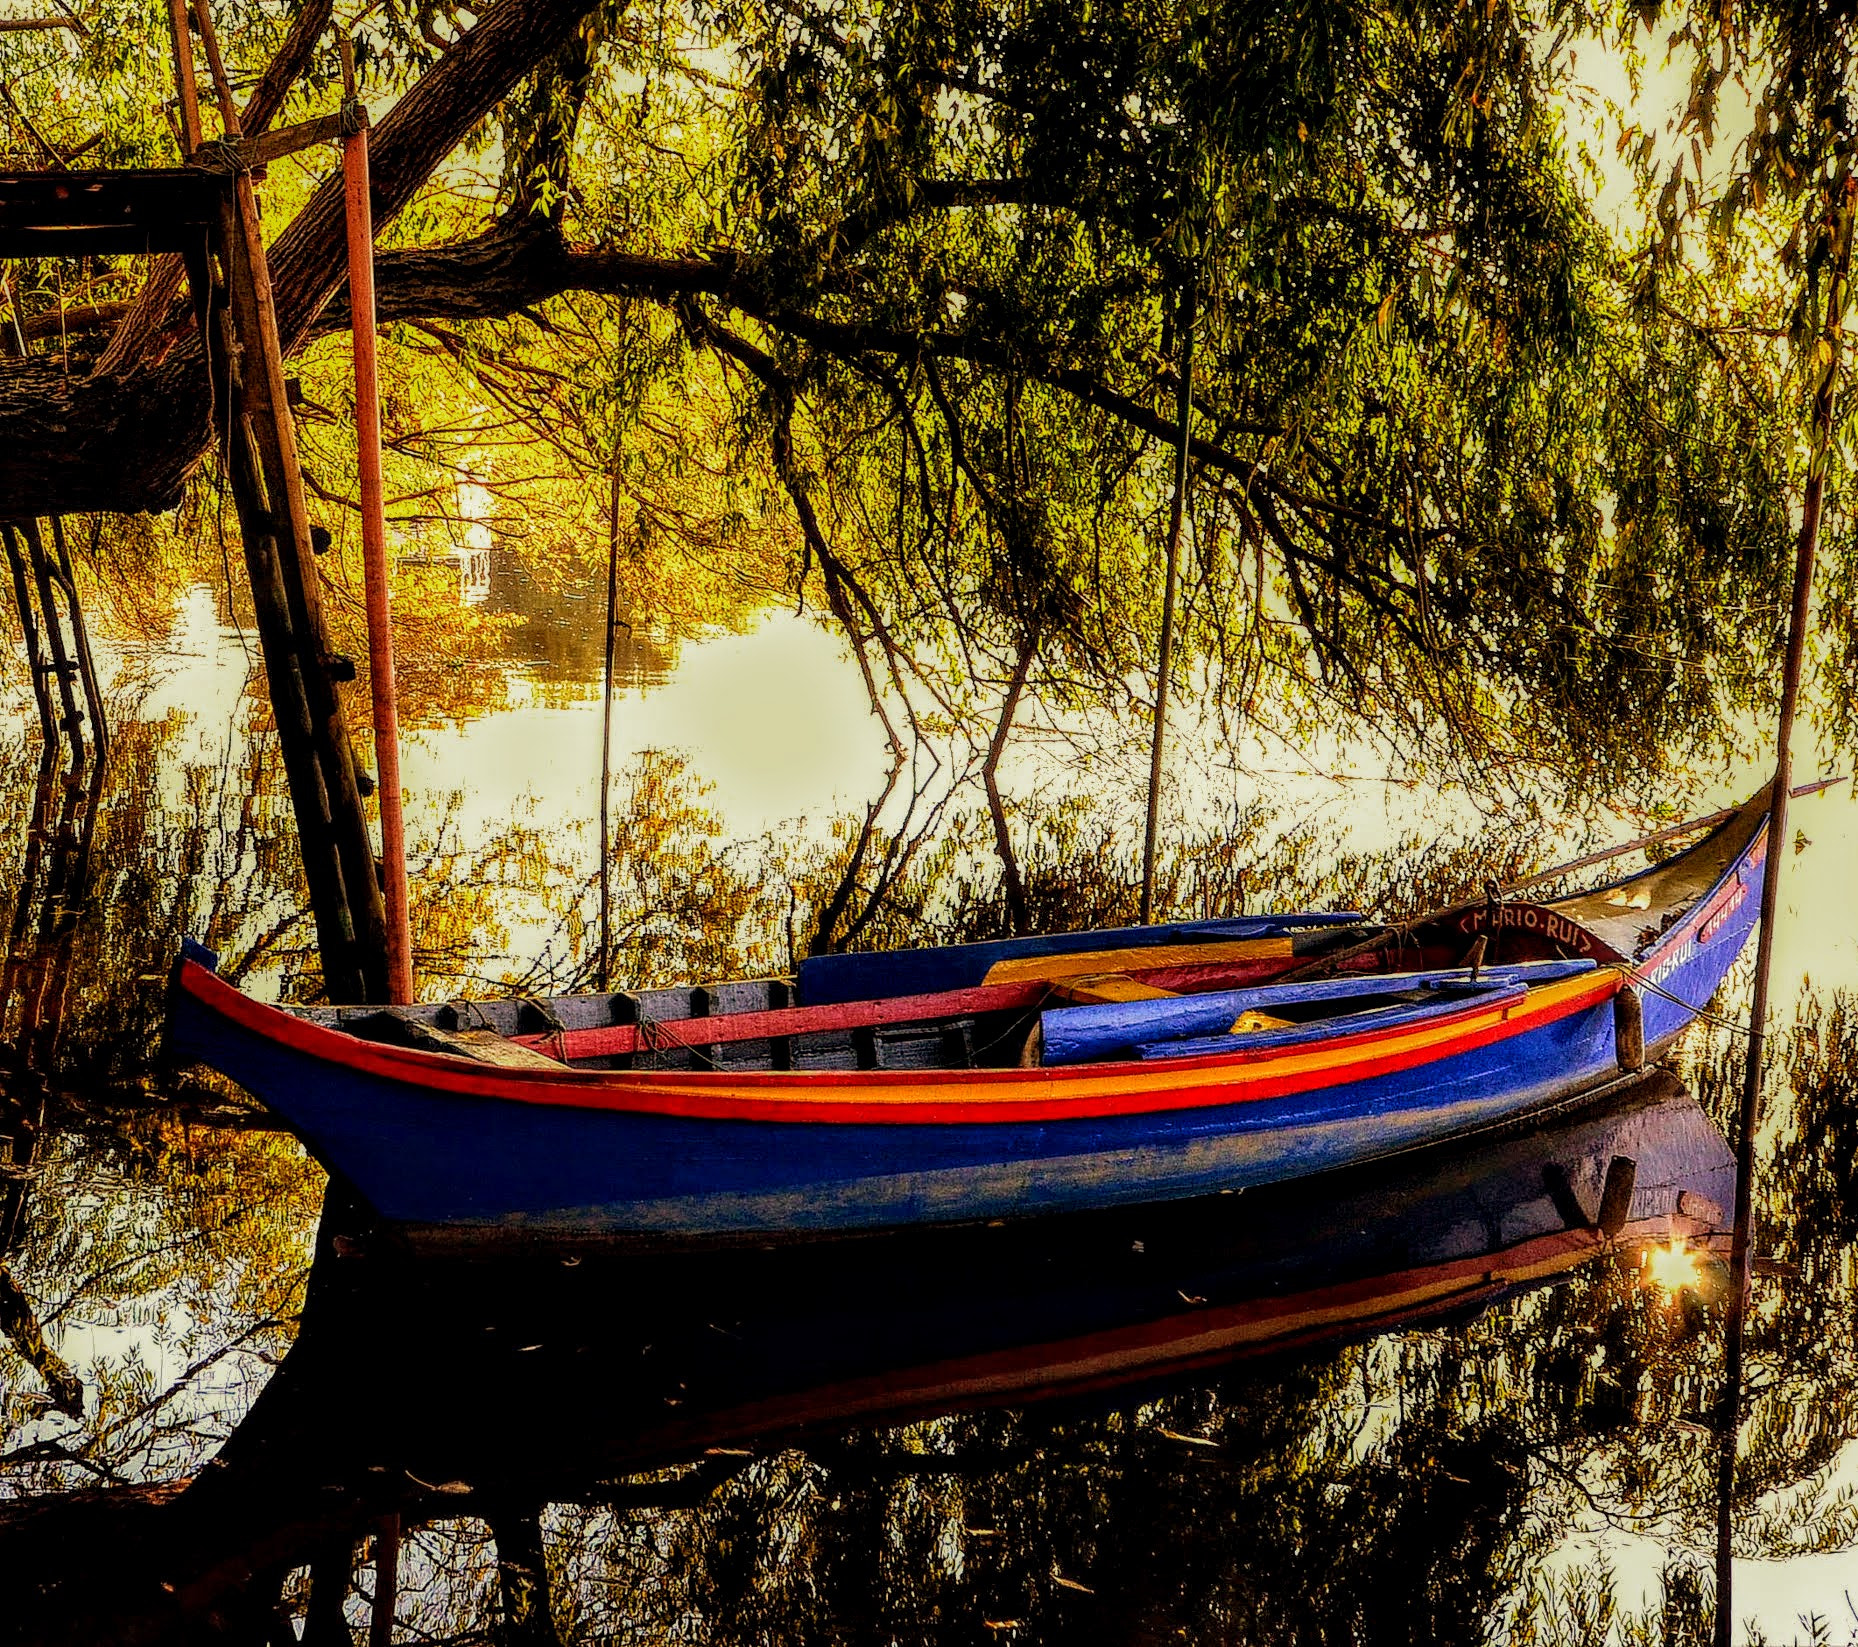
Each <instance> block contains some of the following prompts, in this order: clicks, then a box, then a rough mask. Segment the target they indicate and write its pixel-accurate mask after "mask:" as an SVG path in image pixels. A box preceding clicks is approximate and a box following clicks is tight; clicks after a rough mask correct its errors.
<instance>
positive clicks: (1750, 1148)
mask: <svg viewBox="0 0 1858 1647" xmlns="http://www.w3.org/2000/svg"><path fill="white" fill-rule="evenodd" d="M1855 188H1858V184H1855V183H1854V180H1853V179H1852V178H1851V177H1849V176H1843V177H1841V179H1840V181H1839V183H1838V185H1837V186H1836V194H1837V205H1836V207H1835V211H1836V213H1837V215H1836V216H1835V217H1834V219H1833V234H1834V236H1835V246H1836V251H1835V255H1834V261H1833V275H1832V283H1831V285H1830V287H1829V288H1828V290H1827V292H1826V316H1825V320H1824V322H1823V323H1822V326H1821V330H1820V335H1819V343H1818V345H1817V346H1816V359H1817V361H1818V371H1819V386H1818V388H1817V389H1816V390H1815V392H1814V396H1813V442H1812V457H1811V459H1810V462H1809V465H1808V468H1807V477H1806V495H1805V497H1804V499H1803V500H1802V504H1801V509H1800V540H1799V545H1798V549H1797V551H1796V553H1795V556H1794V573H1793V609H1792V611H1791V613H1790V614H1789V616H1788V620H1787V661H1786V666H1785V670H1784V672H1783V674H1782V676H1781V715H1780V727H1779V729H1778V731H1777V733H1776V739H1777V742H1778V744H1779V748H1778V749H1777V751H1776V754H1775V764H1774V798H1773V799H1772V801H1770V802H1769V805H1768V856H1767V862H1766V863H1765V864H1764V866H1763V869H1762V877H1761V934H1760V937H1759V939H1758V941H1757V945H1756V949H1755V990H1754V1001H1753V1004H1752V1005H1751V1006H1750V1008H1749V1036H1748V1064H1747V1068H1746V1070H1745V1072H1744V1078H1743V1082H1742V1103H1741V1111H1740V1114H1739V1117H1738V1125H1739V1127H1740V1135H1739V1137H1738V1138H1737V1141H1736V1179H1735V1230H1734V1233H1733V1235H1732V1237H1731V1239H1730V1246H1729V1308H1728V1319H1727V1321H1726V1322H1725V1329H1726V1330H1725V1335H1724V1336H1725V1344H1724V1350H1723V1394H1722V1402H1721V1407H1720V1412H1719V1416H1718V1421H1717V1422H1718V1428H1717V1454H1716V1623H1715V1642H1716V1647H1730V1634H1731V1631H1732V1629H1733V1627H1734V1619H1735V1611H1734V1598H1733V1578H1734V1567H1735V1563H1734V1536H1733V1534H1734V1523H1733V1518H1732V1516H1731V1513H1730V1512H1731V1508H1732V1503H1733V1500H1734V1496H1735V1462H1736V1447H1737V1443H1738V1441H1739V1439H1740V1433H1741V1428H1742V1376H1743V1368H1742V1357H1743V1344H1744V1337H1745V1331H1746V1318H1747V1310H1748V1271H1749V1247H1750V1240H1749V1234H1750V1228H1751V1225H1752V1223H1753V1213H1754V1177H1755V1129H1756V1127H1757V1126H1758V1125H1759V1124H1760V1120H1761V1078H1762V1058H1763V1054H1764V1053H1765V1051H1766V1048H1767V1030H1768V972H1769V967H1770V963H1771V962H1772V959H1773V955H1774V928H1775V925H1776V923H1777V920H1778V918H1779V915H1780V886H1781V865H1782V863H1783V862H1784V861H1785V859H1786V857H1787V842H1788V836H1787V800H1788V794H1789V792H1790V789H1791V787H1792V781H1793V727H1794V715H1795V711H1796V710H1797V709H1798V707H1799V701H1800V675H1801V671H1802V665H1803V662H1804V659H1805V655H1806V622H1807V610H1808V607H1809V605H1810V604H1811V601H1812V596H1813V561H1814V557H1815V555H1816V554H1817V552H1818V549H1819V521H1820V514H1821V511H1822V507H1823V504H1824V500H1825V487H1826V456H1827V452H1828V450H1829V448H1830V446H1831V444H1832V414H1833V405H1834V401H1835V399H1836V398H1837V397H1836V391H1837V388H1838V377H1839V341H1840V336H1841V333H1842V328H1843V321H1844V316H1845V305H1846V300H1847V297H1848V295H1849V290H1850V284H1851V267H1852V216H1853V213H1852V205H1853V195H1854V190H1855Z"/></svg>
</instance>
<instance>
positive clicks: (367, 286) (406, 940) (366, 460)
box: [341, 35, 413, 1006]
mask: <svg viewBox="0 0 1858 1647" xmlns="http://www.w3.org/2000/svg"><path fill="white" fill-rule="evenodd" d="M341 48H342V89H343V95H344V97H345V99H346V101H345V104H344V107H343V116H344V118H343V122H342V128H343V129H342V181H343V184H344V187H345V190H346V194H347V201H348V311H349V329H350V333H351V335H352V336H353V338H354V351H355V444H356V450H357V456H358V467H359V472H360V477H361V560H362V569H363V577H364V579H365V582H366V587H367V605H368V678H369V684H370V686H371V687H372V690H373V697H374V764H375V769H376V772H377V775H378V777H379V779H380V807H381V879H382V887H381V891H382V894H383V896H384V898H385V900H386V904H387V998H388V1000H389V1001H392V1002H394V1003H396V1004H398V1005H401V1006H405V1005H407V1004H408V1003H410V1002H411V1001H412V999H413V933H412V923H411V913H410V908H409V903H410V900H409V897H408V894H407V881H406V822H405V819H404V817H403V815H402V813H401V793H400V711H399V704H398V694H397V691H396V689H395V684H394V635H393V614H392V611H391V609H390V607H391V601H392V591H391V589H390V588H389V586H388V581H387V515H386V508H385V505H384V503H383V495H382V486H381V387H380V377H379V367H378V362H377V359H376V350H375V337H374V224H373V208H372V205H371V202H370V201H369V199H368V123H367V116H366V112H365V111H364V110H363V109H362V107H361V104H360V101H359V100H358V99H357V98H356V96H355V53H354V47H353V46H352V45H351V44H350V43H349V40H348V37H347V36H346V35H344V36H343V37H342V41H341Z"/></svg>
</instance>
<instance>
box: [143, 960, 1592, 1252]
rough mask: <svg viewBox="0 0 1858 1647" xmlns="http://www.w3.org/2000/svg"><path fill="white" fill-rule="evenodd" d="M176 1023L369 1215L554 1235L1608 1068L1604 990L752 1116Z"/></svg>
mask: <svg viewBox="0 0 1858 1647" xmlns="http://www.w3.org/2000/svg"><path fill="white" fill-rule="evenodd" d="M213 981H214V982H217V980H213ZM221 987H224V986H221ZM171 1035H172V1044H173V1046H174V1048H175V1050H176V1051H177V1052H179V1053H180V1054H181V1055H183V1056H187V1057H193V1058H198V1059H199V1060H201V1061H202V1062H206V1063H210V1064H212V1065H213V1067H215V1068H217V1069H219V1070H220V1071H221V1072H222V1073H224V1074H226V1075H228V1076H230V1077H231V1078H232V1079H233V1080H235V1081H237V1082H238V1083H239V1084H240V1085H241V1086H243V1087H245V1088H246V1089H247V1090H248V1091H250V1092H251V1093H253V1094H254V1095H255V1096H257V1097H258V1098H260V1099H261V1100H262V1101H263V1102H264V1103H265V1105H266V1106H267V1107H268V1108H270V1109H272V1110H273V1111H275V1112H276V1113H278V1114H279V1115H281V1116H282V1117H283V1118H284V1119H285V1120H287V1121H288V1122H289V1123H290V1125H291V1126H292V1128H293V1129H294V1130H296V1131H297V1132H298V1133H299V1134H300V1135H301V1136H302V1137H303V1139H304V1140H305V1142H306V1143H308V1144H309V1145H310V1147H311V1148H312V1150H313V1151H314V1152H315V1153H316V1154H317V1156H318V1157H319V1158H320V1159H321V1160H322V1161H323V1162H324V1163H325V1164H326V1165H328V1166H330V1167H332V1168H335V1169H337V1170H339V1171H341V1172H343V1173H344V1174H345V1175H346V1176H347V1177H348V1178H349V1179H350V1180H351V1181H353V1182H354V1184H355V1186H356V1187H357V1188H358V1189H359V1190H360V1191H361V1192H362V1193H363V1195H364V1196H366V1197H367V1199H368V1200H369V1202H370V1203H371V1204H372V1205H373V1206H374V1207H375V1209H376V1210H377V1211H378V1212H379V1213H380V1214H381V1216H382V1217H384V1218H386V1219H388V1220H390V1221H392V1222H395V1223H400V1224H407V1225H412V1226H426V1227H438V1226H445V1227H450V1228H452V1229H454V1230H458V1231H465V1230H477V1231H479V1232H482V1233H483V1234H484V1235H486V1236H489V1235H494V1234H497V1233H502V1234H506V1235H514V1236H531V1237H547V1238H557V1239H568V1240H571V1239H573V1238H576V1237H589V1236H613V1235H624V1234H637V1235H640V1236H647V1237H661V1238H662V1237H681V1238H701V1237H716V1236H721V1237H728V1236H733V1237H737V1238H744V1237H747V1238H768V1239H771V1238H775V1237H777V1236H782V1235H797V1236H819V1235H823V1234H830V1233H835V1232H846V1231H861V1230H875V1229H881V1228H887V1227H893V1226H898V1225H911V1224H927V1223H944V1222H962V1221H971V1220H988V1219H997V1218H1008V1217H1023V1216H1027V1215H1033V1214H1040V1213H1052V1212H1062V1211H1075V1210H1081V1209H1086V1208H1091V1207H1107V1206H1118V1205H1128V1204H1132V1203H1138V1202H1144V1201H1160V1200H1172V1199H1177V1198H1182V1197H1187V1196H1194V1195H1202V1194H1206V1193H1209V1192H1212V1191H1216V1190H1220V1189H1241V1188H1245V1187H1247V1186H1250V1185H1255V1184H1264V1183H1270V1182H1275V1181H1279V1180H1283V1179H1288V1178H1299V1177H1304V1176H1307V1175H1309V1174H1312V1173H1317V1172H1323V1171H1327V1170H1329V1169H1332V1168H1336V1167H1343V1166H1348V1165H1352V1164H1354V1163H1357V1162H1361V1161H1366V1160H1370V1159H1373V1158H1376V1157H1378V1156H1382V1155H1387V1154H1390V1153H1393V1152H1396V1151H1399V1150H1403V1149H1408V1148H1411V1147H1413V1146H1415V1145H1419V1144H1423V1143H1426V1142H1429V1141H1431V1140H1434V1139H1440V1138H1446V1137H1455V1136H1458V1135H1461V1134H1463V1133H1466V1132H1470V1131H1473V1130H1476V1129H1477V1128H1480V1127H1484V1126H1488V1125H1490V1124H1492V1123H1494V1122H1497V1121H1501V1120H1503V1119H1505V1118H1508V1117H1511V1116H1514V1115H1517V1114H1521V1113H1526V1112H1528V1111H1530V1110H1533V1109H1535V1108H1537V1107H1540V1106H1542V1105H1545V1104H1549V1103H1552V1102H1554V1101H1556V1100H1559V1099H1565V1098H1567V1097H1569V1096H1571V1095H1574V1094H1576V1093H1578V1092H1580V1091H1581V1090H1583V1089H1584V1088H1586V1087H1590V1086H1593V1085H1596V1084H1598V1083H1601V1082H1604V1081H1606V1080H1608V1079H1610V1078H1611V1077H1613V1076H1615V1075H1617V1074H1618V1067H1617V1064H1616V1061H1615V1045H1614V1015H1613V1010H1612V1003H1611V998H1610V996H1609V995H1607V994H1604V993H1602V994H1601V995H1600V998H1599V999H1598V1000H1596V1001H1594V1002H1593V1003H1592V1004H1590V1005H1586V1006H1581V1007H1578V1008H1577V1009H1576V1010H1573V1011H1570V1012H1567V1013H1566V1014H1564V1015H1562V1016H1559V1017H1555V1018H1552V1019H1550V1020H1548V1021H1546V1022H1542V1023H1539V1024H1535V1025H1534V1026H1533V1027H1530V1028H1526V1029H1524V1030H1522V1031H1521V1032H1519V1033H1515V1034H1511V1035H1507V1036H1504V1037H1502V1038H1500V1039H1492V1040H1489V1041H1486V1042H1485V1043H1484V1044H1482V1045H1474V1046H1470V1047H1467V1048H1464V1049H1463V1050H1456V1051H1449V1050H1448V1051H1446V1052H1444V1053H1443V1054H1442V1055H1438V1056H1433V1057H1429V1058H1427V1059H1425V1060H1424V1061H1421V1062H1415V1063H1411V1064H1409V1065H1407V1066H1406V1067H1403V1068H1394V1069H1389V1070H1386V1071H1384V1072H1382V1073H1378V1074H1364V1075H1360V1076H1359V1078H1356V1079H1352V1080H1350V1081H1348V1082H1346V1083H1345V1084H1343V1085H1339V1086H1338V1085H1334V1084H1329V1085H1323V1086H1319V1087H1315V1088H1312V1089H1311V1090H1307V1091H1302V1092H1295V1093H1291V1094H1287V1095H1283V1096H1277V1097H1257V1098H1244V1099H1241V1100H1239V1101H1236V1102H1226V1103H1219V1102H1211V1103H1206V1102H1189V1101H1188V1100H1190V1099H1194V1098H1197V1097H1203V1096H1204V1095H1205V1091H1206V1088H1205V1086H1204V1082H1205V1079H1206V1075H1207V1072H1206V1071H1204V1070H1200V1071H1196V1070H1191V1069H1183V1070H1181V1071H1180V1072H1179V1076H1178V1079H1177V1081H1176V1085H1175V1089H1174V1091H1175V1096H1176V1097H1177V1098H1178V1099H1179V1100H1181V1102H1179V1103H1176V1104H1174V1105H1171V1106H1169V1107H1164V1108H1159V1109H1155V1108H1149V1109H1144V1110H1141V1111H1139V1112H1137V1113H1131V1114H1122V1115H1115V1114H1111V1115H1089V1116H1085V1117H1081V1118H1078V1119H1073V1120H1063V1119H1039V1120H1030V1121H1016V1120H1013V1119H1006V1118H1001V1119H995V1118H991V1117H990V1118H988V1119H963V1120H952V1121H946V1122H935V1121H930V1122H926V1123H917V1124H911V1123H906V1122H894V1121H893V1122H878V1121H870V1120H850V1121H770V1120H749V1119H741V1118H727V1119H723V1118H715V1117H707V1116H701V1115H694V1116H693V1115H679V1114H663V1113H650V1112H641V1111H638V1110H633V1109H613V1108H607V1107H603V1106H598V1105H595V1104H591V1103H587V1102H577V1103H563V1102H548V1101H546V1100H545V1099H544V1100H542V1101H517V1102H511V1101H509V1100H508V1099H507V1098H503V1097H497V1096H492V1095H488V1094H485V1095H460V1094H457V1093H451V1092H446V1091H443V1090H440V1089H438V1088H435V1087H431V1086H422V1085H415V1084H413V1083H411V1082H409V1081H407V1080H404V1079H396V1078H393V1077H392V1076H389V1075H386V1074H384V1073H380V1072H377V1071H370V1070H360V1069H354V1068H344V1067H340V1066H332V1065H330V1064H329V1063H327V1062H325V1061H322V1060H319V1059H317V1058H315V1057H314V1056H312V1055H309V1054H306V1053H304V1052H303V1051H301V1050H299V1049H296V1048H292V1047H289V1046H285V1045H281V1044H280V1043H279V1042H278V1041H276V1040H275V1039H272V1038H270V1037H268V1036H266V1035H264V1034H262V1033H259V1032H258V1031H257V1030H254V1029H252V1028H248V1027H245V1026H241V1025H237V1024H233V1023H229V1022H227V1021H226V1019H225V1018H223V1017H222V1016H220V1015H219V1014H217V1013H216V1012H214V1011H213V1009H212V1007H211V1005H210V1004H209V1002H208V1000H207V999H204V998H203V996H202V994H201V992H200V991H199V990H198V989H194V990H188V989H183V990H182V991H180V992H179V996H178V1000H177V1004H176V1006H175V1009H174V1012H173V1016H172V1020H171ZM441 1062H446V1061H445V1060H441ZM1184 1062H1185V1061H1184ZM1192 1062H1194V1063H1196V1064H1198V1063H1204V1062H1207V1061H1206V1060H1193V1061H1192ZM987 1073H999V1074H1014V1075H1017V1074H1018V1073H1020V1072H987ZM1142 1073H1143V1074H1144V1075H1147V1074H1149V1071H1147V1070H1144V1071H1143V1072H1142ZM1170 1073H1172V1072H1170ZM1080 1074H1081V1075H1084V1076H1090V1077H1096V1078H1098V1080H1099V1081H1101V1078H1102V1074H1101V1072H1100V1071H1099V1070H1096V1069H1086V1070H1083V1071H1081V1072H1080ZM701 1079H702V1078H697V1077H686V1078H685V1080H686V1082H687V1083H693V1084H694V1083H696V1082H698V1081H700V1080H701ZM704 1084H706V1085H708V1086H709V1087H710V1088H711V1089H712V1090H714V1089H716V1088H718V1087H720V1086H722V1084H723V1083H721V1082H718V1081H716V1080H715V1079H714V1078H711V1079H710V1080H709V1081H708V1082H707V1083H704ZM975 1084H978V1083H975ZM1066 1084H1071V1083H1066V1082H1065V1081H1064V1080H1063V1078H1062V1076H1060V1077H1057V1078H1054V1077H1053V1076H1052V1075H1051V1074H1049V1073H1048V1074H1047V1075H1046V1077H1045V1078H1044V1079H1043V1080H1042V1081H1041V1082H1039V1083H1038V1085H1040V1086H1044V1087H1049V1086H1057V1087H1059V1088H1060V1090H1062V1087H1063V1086H1064V1085H1066ZM1076 1084H1080V1085H1081V1084H1082V1082H1081V1081H1080V1082H1077V1083H1076ZM1151 1101H1152V1099H1151ZM950 1107H952V1108H956V1109H959V1108H961V1107H963V1106H961V1104H960V1101H959V1099H958V1098H954V1099H951V1101H950ZM1010 1107H1012V1105H1011V1100H1007V1101H1006V1103H1003V1104H1000V1105H996V1106H995V1108H996V1109H998V1110H1000V1111H1002V1112H1007V1111H1009V1110H1010Z"/></svg>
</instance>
